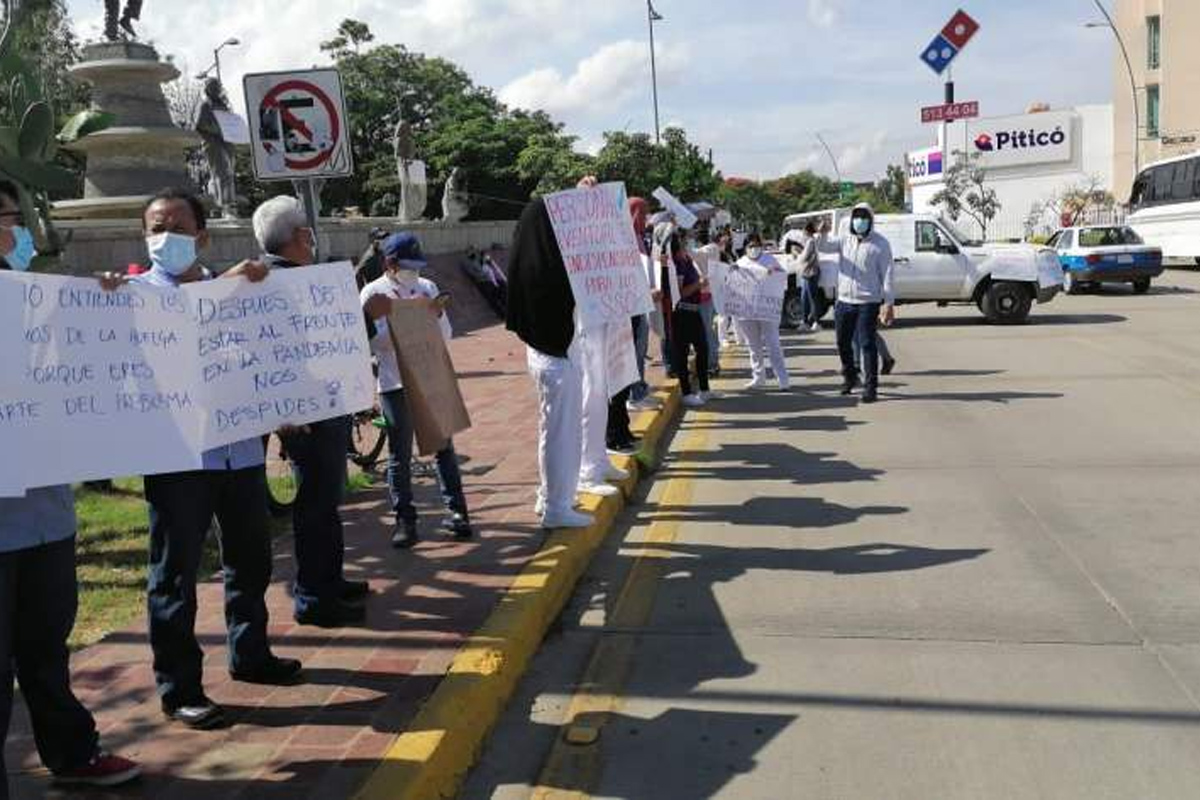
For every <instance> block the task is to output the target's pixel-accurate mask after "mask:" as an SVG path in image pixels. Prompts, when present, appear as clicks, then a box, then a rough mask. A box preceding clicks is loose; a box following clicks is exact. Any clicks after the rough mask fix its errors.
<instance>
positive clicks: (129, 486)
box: [68, 473, 373, 649]
mask: <svg viewBox="0 0 1200 800" xmlns="http://www.w3.org/2000/svg"><path fill="white" fill-rule="evenodd" d="M268 480H269V481H270V482H271V483H272V484H277V483H278V484H282V483H286V479H281V478H270V479H268ZM113 485H114V487H115V488H116V491H115V492H113V493H111V494H109V493H104V492H96V491H92V490H90V489H88V488H86V487H83V486H80V487H77V488H76V491H75V510H76V512H77V514H78V516H79V534H78V555H77V558H76V564H77V566H76V574H77V576H78V580H79V614H78V617H77V619H76V622H75V629H74V630H73V631H72V632H71V638H70V640H69V641H68V644H69V645H70V647H71V648H72V649H78V648H81V647H87V646H88V645H90V644H94V643H95V642H98V641H99V640H100V639H102V638H104V636H106V635H107V634H108V633H110V632H112V631H115V630H120V629H122V628H126V627H128V626H129V625H130V624H132V623H133V622H134V621H135V620H136V619H137V618H138V617H139V615H141V613H142V610H143V609H144V607H145V603H146V571H147V561H148V559H149V555H148V553H149V546H150V522H149V516H148V514H147V510H146V502H145V500H144V499H143V496H142V479H141V478H122V479H120V480H116V481H113ZM372 485H373V484H372V479H371V476H370V475H365V474H361V473H356V474H354V475H351V476H350V480H349V482H348V489H347V491H348V492H349V493H351V494H357V493H359V492H364V491H366V490H368V489H370V488H371V486H372ZM271 527H272V530H271V535H272V536H273V537H275V538H279V537H280V536H282V535H284V534H287V533H290V532H291V520H289V519H286V518H283V519H278V518H272V520H271ZM220 566H221V562H220V555H219V553H218V550H217V542H216V540H215V538H210V539H209V540H208V543H207V545H206V547H205V553H204V561H203V563H202V567H201V571H200V574H201V575H202V576H208V575H212V574H214V573H215V572H216V571H217V570H218V569H220Z"/></svg>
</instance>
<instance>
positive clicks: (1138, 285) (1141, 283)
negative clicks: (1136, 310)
mask: <svg viewBox="0 0 1200 800" xmlns="http://www.w3.org/2000/svg"><path fill="white" fill-rule="evenodd" d="M1148 291H1150V279H1149V278H1138V279H1137V280H1136V281H1134V282H1133V293H1134V294H1145V293H1146V292H1148Z"/></svg>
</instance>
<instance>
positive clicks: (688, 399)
mask: <svg viewBox="0 0 1200 800" xmlns="http://www.w3.org/2000/svg"><path fill="white" fill-rule="evenodd" d="M683 404H684V405H685V406H687V407H688V408H700V407H701V406H703V405H704V398H703V397H701V396H700V395H698V394H689V395H684V397H683Z"/></svg>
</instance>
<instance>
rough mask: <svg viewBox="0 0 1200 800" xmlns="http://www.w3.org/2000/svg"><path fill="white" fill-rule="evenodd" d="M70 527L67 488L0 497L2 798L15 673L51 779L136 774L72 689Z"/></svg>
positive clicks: (89, 781) (75, 596) (105, 779)
mask: <svg viewBox="0 0 1200 800" xmlns="http://www.w3.org/2000/svg"><path fill="white" fill-rule="evenodd" d="M0 208H2V207H0ZM0 213H3V211H2V210H0ZM75 527H76V526H75V497H74V495H72V494H71V487H70V486H51V487H47V488H44V489H31V490H30V491H29V492H27V493H26V494H25V496H24V497H20V498H12V499H0V596H3V598H4V601H3V602H2V603H0V797H5V798H7V797H8V787H7V784H6V783H5V781H6V780H7V777H8V770H7V769H6V767H5V763H4V741H5V740H6V739H7V738H8V723H9V719H10V718H11V717H12V705H13V677H14V671H15V673H16V679H17V683H18V684H20V687H21V695H22V697H23V698H24V700H25V706H26V708H27V709H28V710H29V718H30V721H31V722H32V723H33V733H34V741H35V742H36V744H37V750H38V755H40V756H41V758H42V763H43V764H45V765H46V768H47V769H48V770H50V772H51V773H53V775H54V777H55V780H56V781H57V782H59V783H63V784H74V785H77V786H118V785H120V784H123V783H128V782H129V781H131V780H133V779H134V778H136V777H138V775H140V774H141V770H140V768H139V767H138V765H137V764H135V763H134V762H132V761H129V760H128V759H124V758H121V757H120V756H115V755H110V754H108V753H106V752H104V751H103V750H102V749H100V742H99V736H98V735H97V733H96V721H95V719H93V718H92V715H91V714H90V713H89V712H88V710H87V709H85V708H84V707H83V706H82V705H80V703H79V700H78V699H76V697H75V693H74V692H73V691H72V690H71V667H70V654H69V652H68V651H67V637H68V636H69V635H70V633H71V629H72V628H73V627H74V626H75V611H76V606H77V605H78V601H79V587H78V584H77V583H76V578H75Z"/></svg>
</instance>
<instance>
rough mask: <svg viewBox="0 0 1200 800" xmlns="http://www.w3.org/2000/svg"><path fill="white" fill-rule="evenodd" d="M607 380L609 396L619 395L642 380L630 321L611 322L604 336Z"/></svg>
mask: <svg viewBox="0 0 1200 800" xmlns="http://www.w3.org/2000/svg"><path fill="white" fill-rule="evenodd" d="M604 365H605V381H606V382H607V384H608V396H609V397H610V398H612V397H615V396H617V395H618V394H620V393H621V391H622V390H624V389H625V388H627V387H629V386H632V385H633V384H635V383H637V382H638V381H639V380H641V375H639V374H638V368H637V350H636V348H635V345H634V342H633V326H632V325H631V324H630V323H628V322H610V323H609V324H608V326H607V330H606V331H605V336H604Z"/></svg>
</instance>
